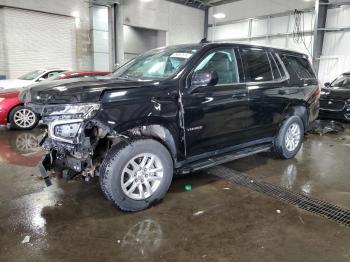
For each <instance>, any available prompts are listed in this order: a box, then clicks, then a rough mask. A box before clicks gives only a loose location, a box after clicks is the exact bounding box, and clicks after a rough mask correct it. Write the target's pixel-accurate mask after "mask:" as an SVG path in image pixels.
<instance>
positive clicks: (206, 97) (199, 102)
mask: <svg viewBox="0 0 350 262" xmlns="http://www.w3.org/2000/svg"><path fill="white" fill-rule="evenodd" d="M237 57H239V54H238V52H237V50H235V49H234V48H231V47H227V48H218V49H214V50H212V51H210V52H209V53H207V54H205V55H204V56H203V57H202V59H201V60H200V61H199V62H198V64H197V65H196V66H195V67H194V68H195V69H194V71H193V72H196V71H198V70H208V71H215V72H216V73H217V74H218V78H219V81H218V83H217V84H216V85H214V86H206V87H199V88H197V89H195V90H193V91H188V90H191V86H188V88H187V91H188V92H185V93H184V95H183V97H182V102H183V107H184V111H185V112H184V118H185V132H186V135H185V136H186V149H187V155H188V156H193V155H198V154H202V153H208V152H210V151H213V150H217V149H221V148H224V147H229V146H232V145H236V144H240V143H243V142H244V129H245V128H246V119H247V113H248V93H247V88H246V85H245V84H242V83H241V82H240V79H241V78H242V75H243V74H242V67H241V61H240V60H239V59H237ZM193 72H192V73H193ZM190 76H191V74H190ZM189 82H190V81H189Z"/></svg>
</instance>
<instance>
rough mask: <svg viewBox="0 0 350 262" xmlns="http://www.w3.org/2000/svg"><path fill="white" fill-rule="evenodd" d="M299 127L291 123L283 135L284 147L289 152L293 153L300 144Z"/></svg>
mask: <svg viewBox="0 0 350 262" xmlns="http://www.w3.org/2000/svg"><path fill="white" fill-rule="evenodd" d="M300 132H301V131H300V126H299V125H298V124H297V123H293V124H291V125H290V126H289V127H288V130H287V133H286V135H285V145H286V148H287V150H288V151H289V152H292V151H294V150H295V149H296V148H297V147H298V146H299V143H300Z"/></svg>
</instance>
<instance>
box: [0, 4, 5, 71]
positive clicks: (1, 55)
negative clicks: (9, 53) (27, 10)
mask: <svg viewBox="0 0 350 262" xmlns="http://www.w3.org/2000/svg"><path fill="white" fill-rule="evenodd" d="M3 26H4V15H3V9H2V8H0V37H1V36H2V35H4V28H3ZM4 45H5V43H4V39H2V40H1V39H0V76H2V77H4V76H5V75H6V58H5V46H4Z"/></svg>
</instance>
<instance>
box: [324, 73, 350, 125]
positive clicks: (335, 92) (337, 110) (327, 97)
mask: <svg viewBox="0 0 350 262" xmlns="http://www.w3.org/2000/svg"><path fill="white" fill-rule="evenodd" d="M320 117H322V118H330V119H336V120H343V121H350V72H347V73H344V74H342V75H340V76H339V77H338V78H336V79H335V80H334V81H333V82H332V83H326V84H325V87H324V88H322V91H321V99H320Z"/></svg>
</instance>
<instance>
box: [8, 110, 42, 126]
mask: <svg viewBox="0 0 350 262" xmlns="http://www.w3.org/2000/svg"><path fill="white" fill-rule="evenodd" d="M13 119H14V122H15V124H16V125H17V126H18V127H20V128H30V127H32V126H33V125H34V124H35V122H36V115H35V113H34V112H33V111H31V110H29V109H27V108H23V109H20V110H18V111H17V112H16V113H15V115H14V117H13Z"/></svg>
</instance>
